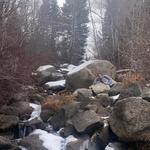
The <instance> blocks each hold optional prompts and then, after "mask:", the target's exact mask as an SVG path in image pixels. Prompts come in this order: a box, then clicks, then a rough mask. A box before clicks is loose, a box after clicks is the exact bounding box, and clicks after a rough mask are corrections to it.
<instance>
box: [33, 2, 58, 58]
mask: <svg viewBox="0 0 150 150" xmlns="http://www.w3.org/2000/svg"><path fill="white" fill-rule="evenodd" d="M59 15H60V11H59V7H58V5H57V1H56V0H43V4H42V5H41V7H40V10H39V17H38V29H37V30H38V32H37V31H35V32H37V33H35V34H38V35H37V36H36V37H37V38H38V41H39V42H38V49H39V50H42V51H43V50H44V51H46V52H48V53H49V54H50V55H51V56H52V57H53V58H55V59H56V58H57V55H58V54H57V50H56V38H57V36H58V24H59V23H58V20H59Z"/></svg>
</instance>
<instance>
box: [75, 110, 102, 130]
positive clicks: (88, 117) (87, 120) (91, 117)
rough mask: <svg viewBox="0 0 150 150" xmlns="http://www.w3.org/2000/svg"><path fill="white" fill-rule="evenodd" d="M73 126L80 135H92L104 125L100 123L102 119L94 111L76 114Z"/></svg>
mask: <svg viewBox="0 0 150 150" xmlns="http://www.w3.org/2000/svg"><path fill="white" fill-rule="evenodd" d="M72 124H73V126H74V127H75V129H76V130H77V131H78V132H79V133H91V132H93V131H94V130H96V129H97V128H100V127H101V126H102V125H103V123H102V122H100V117H99V116H98V115H97V114H96V113H95V112H94V111H92V110H87V111H83V112H78V113H77V114H75V115H74V117H73V118H72Z"/></svg>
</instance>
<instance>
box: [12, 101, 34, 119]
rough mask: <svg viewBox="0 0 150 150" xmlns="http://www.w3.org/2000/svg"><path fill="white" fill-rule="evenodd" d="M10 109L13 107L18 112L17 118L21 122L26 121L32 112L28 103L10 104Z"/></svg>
mask: <svg viewBox="0 0 150 150" xmlns="http://www.w3.org/2000/svg"><path fill="white" fill-rule="evenodd" d="M11 107H15V108H16V109H17V110H18V114H19V118H20V119H22V120H24V119H28V118H29V117H30V115H31V113H32V111H33V108H32V107H30V103H29V102H23V101H20V102H16V103H13V104H11Z"/></svg>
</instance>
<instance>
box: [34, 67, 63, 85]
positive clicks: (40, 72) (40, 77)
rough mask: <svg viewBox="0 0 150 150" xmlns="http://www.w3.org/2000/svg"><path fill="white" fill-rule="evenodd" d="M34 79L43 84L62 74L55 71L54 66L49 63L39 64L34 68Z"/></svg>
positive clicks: (56, 78)
mask: <svg viewBox="0 0 150 150" xmlns="http://www.w3.org/2000/svg"><path fill="white" fill-rule="evenodd" d="M36 74H37V75H35V77H34V78H35V80H36V81H37V82H38V83H39V84H44V83H46V82H49V81H54V80H58V79H61V78H63V75H62V74H61V73H60V72H58V71H57V69H56V68H55V67H54V66H51V65H45V66H40V67H39V68H38V69H37V70H36Z"/></svg>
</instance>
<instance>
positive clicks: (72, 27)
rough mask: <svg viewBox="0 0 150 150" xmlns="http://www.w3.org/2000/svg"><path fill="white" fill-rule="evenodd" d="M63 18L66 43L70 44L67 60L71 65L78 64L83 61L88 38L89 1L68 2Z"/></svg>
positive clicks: (65, 5)
mask: <svg viewBox="0 0 150 150" xmlns="http://www.w3.org/2000/svg"><path fill="white" fill-rule="evenodd" d="M63 16H64V19H65V24H64V31H65V41H66V43H68V42H69V44H67V45H68V48H67V49H66V51H67V52H66V53H67V54H68V57H67V58H68V59H69V60H68V61H69V62H70V63H72V64H78V63H79V62H80V61H81V60H82V59H83V55H84V53H85V46H86V40H87V36H88V27H87V23H88V22H89V20H88V8H87V0H76V1H75V0H66V3H65V4H64V7H63ZM66 34H67V36H66Z"/></svg>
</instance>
